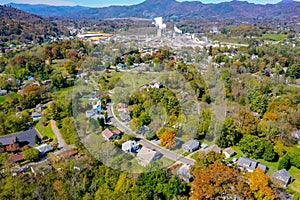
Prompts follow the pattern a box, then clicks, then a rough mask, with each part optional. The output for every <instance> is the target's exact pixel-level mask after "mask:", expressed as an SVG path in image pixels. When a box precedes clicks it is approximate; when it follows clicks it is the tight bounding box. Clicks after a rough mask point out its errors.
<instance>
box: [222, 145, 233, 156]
mask: <svg viewBox="0 0 300 200" xmlns="http://www.w3.org/2000/svg"><path fill="white" fill-rule="evenodd" d="M223 153H228V154H229V155H230V156H232V155H234V154H235V151H234V150H233V149H232V148H231V147H228V148H226V149H224V150H223Z"/></svg>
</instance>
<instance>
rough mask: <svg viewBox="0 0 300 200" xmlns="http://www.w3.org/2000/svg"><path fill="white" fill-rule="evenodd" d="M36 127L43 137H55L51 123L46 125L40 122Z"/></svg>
mask: <svg viewBox="0 0 300 200" xmlns="http://www.w3.org/2000/svg"><path fill="white" fill-rule="evenodd" d="M35 128H36V129H37V130H38V131H39V132H40V133H41V134H42V136H43V137H45V136H47V137H49V138H53V139H54V138H55V134H54V133H53V131H52V128H51V125H50V123H49V124H48V125H47V126H46V127H44V126H43V125H42V123H41V122H38V123H37V124H36V126H35Z"/></svg>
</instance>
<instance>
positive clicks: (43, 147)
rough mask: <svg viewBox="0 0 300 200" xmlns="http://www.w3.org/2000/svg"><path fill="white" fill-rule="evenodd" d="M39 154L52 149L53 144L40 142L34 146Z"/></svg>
mask: <svg viewBox="0 0 300 200" xmlns="http://www.w3.org/2000/svg"><path fill="white" fill-rule="evenodd" d="M35 149H37V150H38V151H39V152H40V153H41V154H45V153H48V152H50V151H52V150H53V145H52V144H42V145H40V146H38V147H35Z"/></svg>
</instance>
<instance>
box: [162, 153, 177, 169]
mask: <svg viewBox="0 0 300 200" xmlns="http://www.w3.org/2000/svg"><path fill="white" fill-rule="evenodd" d="M159 160H160V161H161V162H162V163H163V166H164V167H169V166H170V165H172V164H174V163H175V161H173V160H171V159H169V158H167V157H165V156H163V157H161V158H160V159H159Z"/></svg>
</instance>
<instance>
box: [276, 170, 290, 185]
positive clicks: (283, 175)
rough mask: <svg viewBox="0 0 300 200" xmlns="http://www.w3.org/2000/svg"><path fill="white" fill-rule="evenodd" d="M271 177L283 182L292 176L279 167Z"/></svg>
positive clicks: (287, 181)
mask: <svg viewBox="0 0 300 200" xmlns="http://www.w3.org/2000/svg"><path fill="white" fill-rule="evenodd" d="M272 177H273V178H275V179H277V180H279V181H282V182H284V183H285V184H287V183H289V181H290V179H291V178H292V177H291V175H290V173H289V172H288V171H287V170H286V169H281V170H279V171H277V172H274V173H273V176H272Z"/></svg>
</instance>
